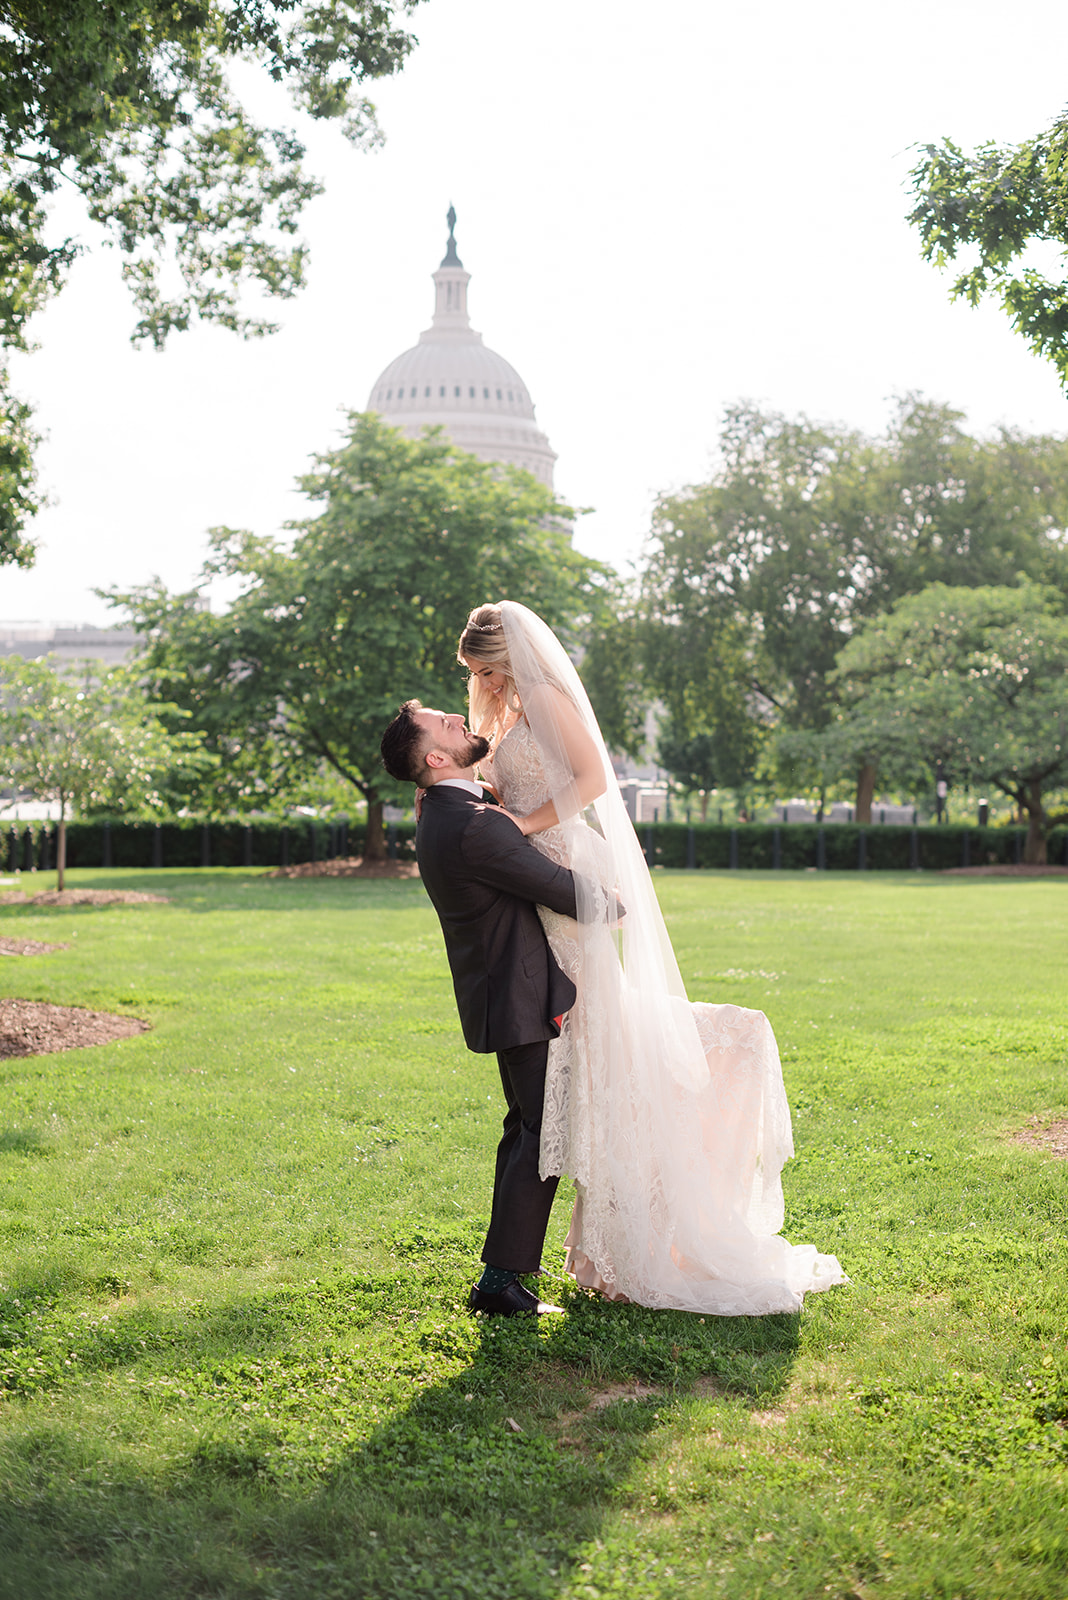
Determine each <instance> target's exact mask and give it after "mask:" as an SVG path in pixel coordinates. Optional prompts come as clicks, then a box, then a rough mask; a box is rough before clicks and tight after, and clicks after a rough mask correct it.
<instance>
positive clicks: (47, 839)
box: [40, 825, 52, 872]
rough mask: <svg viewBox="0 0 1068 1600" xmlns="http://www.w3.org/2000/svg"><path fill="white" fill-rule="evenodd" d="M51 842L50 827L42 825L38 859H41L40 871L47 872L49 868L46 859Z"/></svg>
mask: <svg viewBox="0 0 1068 1600" xmlns="http://www.w3.org/2000/svg"><path fill="white" fill-rule="evenodd" d="M51 842H52V830H51V828H49V827H48V826H47V825H46V826H45V827H43V828H42V829H41V842H40V860H41V871H42V872H47V871H48V870H49V861H48V857H49V850H48V847H49V845H50V844H51Z"/></svg>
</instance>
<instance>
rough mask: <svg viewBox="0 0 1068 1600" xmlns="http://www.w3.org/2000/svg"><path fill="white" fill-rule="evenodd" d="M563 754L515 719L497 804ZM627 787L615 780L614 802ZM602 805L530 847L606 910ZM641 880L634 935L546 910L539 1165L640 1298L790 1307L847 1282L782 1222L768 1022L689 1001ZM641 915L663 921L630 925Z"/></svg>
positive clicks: (633, 890) (602, 1272)
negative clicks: (574, 995) (566, 1000)
mask: <svg viewBox="0 0 1068 1600" xmlns="http://www.w3.org/2000/svg"><path fill="white" fill-rule="evenodd" d="M506 605H507V609H508V610H509V611H512V612H520V611H522V610H523V608H521V607H515V606H512V605H511V604H510V603H506ZM527 615H532V614H529V613H528V614H527ZM541 626H544V625H541ZM546 631H547V630H546ZM554 642H555V640H554ZM513 653H514V646H513ZM561 670H562V669H557V675H558V676H559V672H560V671H561ZM574 692H575V693H576V694H577V693H578V692H579V691H577V690H576V691H574ZM547 737H548V735H547ZM559 764H560V763H559V761H557V762H556V763H555V764H554V762H553V760H552V759H551V758H550V759H549V760H546V759H545V758H544V755H543V747H542V745H540V744H539V741H538V738H537V736H536V734H535V732H534V730H533V729H532V728H531V727H530V726H529V725H528V723H527V722H526V721H525V720H520V721H518V722H516V723H515V724H514V725H513V726H512V727H511V728H510V729H509V730H508V732H507V733H506V734H505V735H504V737H503V738H502V739H501V740H500V742H499V743H498V746H497V748H496V750H495V752H494V754H493V758H492V764H491V766H492V781H493V782H494V783H495V785H496V787H497V789H498V792H499V794H500V796H501V800H502V802H503V803H504V805H505V806H507V807H508V809H509V810H511V811H513V812H515V813H516V815H519V816H525V815H528V814H529V813H530V812H532V811H534V810H536V809H537V808H538V807H539V806H540V805H542V804H543V803H544V802H545V801H546V800H548V799H549V798H551V797H559V796H560V795H561V794H562V793H563V792H564V790H565V789H566V774H562V772H557V771H555V770H554V767H555V766H558V765H559ZM612 787H613V789H614V788H615V785H614V784H613V785H612ZM617 799H618V790H617V791H616V793H615V795H614V796H613V797H612V799H611V804H612V805H613V806H614V805H615V803H616V800H617ZM557 805H558V815H559V814H560V804H559V801H558V800H557ZM596 805H597V810H596V813H595V812H594V810H593V808H591V812H590V813H589V815H590V816H591V818H592V824H593V825H592V826H591V825H590V823H589V822H588V821H587V820H586V818H584V817H582V816H573V817H572V818H570V819H569V820H567V821H565V822H564V823H563V824H562V825H559V826H556V827H552V828H549V829H547V830H546V831H544V832H542V833H536V834H532V835H531V843H532V844H534V845H535V846H536V847H537V848H538V849H539V850H541V851H543V852H544V853H545V854H546V855H548V856H550V857H552V859H553V860H556V861H559V862H562V863H563V864H565V865H567V866H570V867H571V868H572V869H573V870H574V871H575V872H576V874H577V875H579V877H580V879H581V881H582V882H583V883H584V884H586V885H589V884H591V883H593V884H599V885H600V886H601V892H602V893H603V904H604V906H605V907H606V908H607V907H608V906H609V905H610V904H611V896H612V893H613V891H615V892H618V891H619V889H620V874H619V872H618V870H617V871H616V872H615V874H614V875H613V873H612V852H611V850H610V848H609V844H608V842H607V841H606V839H605V837H604V836H603V833H604V830H603V829H602V826H601V823H602V820H603V818H604V815H605V811H604V807H603V805H602V802H601V801H598V802H597V803H596ZM624 822H625V823H626V819H625V815H624ZM626 829H627V831H628V832H629V833H630V835H631V839H633V829H632V828H631V826H630V824H629V823H626ZM618 848H619V847H618V846H617V849H618ZM626 848H627V849H628V850H629V849H630V843H629V841H628V842H627V844H626ZM634 849H635V850H636V849H637V845H636V842H635V843H634ZM641 870H642V871H643V872H644V866H642V868H641ZM645 878H646V881H648V874H647V873H645ZM646 892H647V893H648V896H649V897H650V899H651V900H652V901H655V896H653V895H652V890H651V886H650V887H649V889H648V891H645V890H643V889H642V888H641V887H640V885H637V882H636V880H632V883H631V887H630V889H629V894H630V895H631V896H632V897H633V898H634V899H635V900H636V901H637V902H638V904H637V905H634V904H629V903H627V892H624V895H623V898H624V904H625V907H626V915H625V916H624V919H623V923H622V927H623V928H624V929H628V923H629V924H631V926H630V927H629V929H628V934H627V937H624V936H623V935H622V934H620V933H617V932H615V931H614V930H613V928H612V926H611V916H610V915H609V914H606V915H604V916H601V917H599V918H593V919H592V920H591V919H587V920H584V921H583V922H581V923H580V922H574V921H571V920H570V919H569V918H567V917H564V916H561V915H560V914H559V913H557V912H554V911H551V910H548V909H547V908H545V907H539V914H540V916H541V919H542V923H543V925H544V928H545V932H546V935H547V937H548V940H549V944H550V947H551V949H552V952H553V955H554V957H555V958H556V960H557V962H558V963H559V965H560V966H561V967H562V968H563V969H564V971H565V972H566V973H567V974H568V976H569V977H570V978H571V979H572V981H573V982H574V984H575V986H576V989H577V990H578V1000H577V1003H576V1005H575V1007H574V1009H573V1010H572V1011H570V1012H569V1013H568V1014H567V1016H566V1017H565V1018H564V1022H563V1028H562V1032H561V1034H560V1037H559V1038H558V1039H556V1040H554V1041H553V1042H552V1043H551V1044H550V1047H549V1066H548V1075H547V1079H546V1087H545V1106H544V1119H543V1123H542V1135H541V1172H542V1176H543V1177H547V1176H549V1175H550V1174H564V1173H566V1174H568V1175H569V1176H570V1177H571V1178H573V1179H574V1181H575V1184H576V1187H577V1200H576V1204H575V1212H574V1216H573V1218H572V1225H571V1231H570V1233H569V1234H568V1241H567V1243H568V1261H567V1265H568V1270H569V1271H570V1272H572V1273H573V1274H574V1276H575V1277H576V1279H577V1280H578V1282H579V1283H582V1284H585V1285H587V1286H590V1287H594V1288H597V1289H599V1290H601V1292H603V1293H605V1294H607V1295H609V1296H610V1297H614V1298H620V1299H629V1300H632V1301H635V1302H637V1303H639V1304H641V1305H645V1306H659V1307H675V1308H678V1309H680V1310H685V1311H702V1312H708V1313H711V1314H714V1315H719V1316H742V1315H761V1314H765V1313H768V1312H775V1311H794V1310H797V1309H798V1308H799V1307H800V1305H801V1303H802V1299H803V1296H804V1294H805V1293H806V1292H808V1291H811V1290H816V1289H825V1288H829V1287H830V1286H831V1285H832V1284H835V1283H843V1282H847V1281H848V1280H847V1279H846V1278H845V1275H844V1273H843V1272H842V1269H841V1267H840V1266H839V1264H838V1261H837V1260H836V1259H835V1257H834V1256H827V1255H820V1254H819V1253H818V1252H817V1251H816V1249H815V1248H814V1247H813V1246H811V1245H791V1244H789V1243H787V1241H786V1240H785V1239H783V1238H782V1237H781V1236H780V1234H779V1229H780V1228H781V1226H782V1221H783V1195H782V1185H781V1181H780V1173H781V1169H782V1166H783V1163H784V1162H785V1161H787V1160H788V1159H789V1157H790V1156H791V1155H792V1154H793V1141H792V1138H791V1133H790V1111H789V1106H788V1104H787V1100H786V1093H785V1089H784V1086H783V1080H782V1070H781V1068H780V1065H779V1053H778V1049H777V1047H776V1044H775V1036H774V1034H773V1032H772V1030H771V1026H770V1024H769V1022H768V1020H767V1018H766V1017H765V1016H764V1015H763V1013H762V1012H759V1011H749V1010H746V1009H745V1008H744V1007H742V1006H734V1005H709V1004H704V1003H699V1004H691V1003H690V1002H689V1001H688V1000H687V999H686V998H685V991H684V990H683V989H682V985H681V979H678V980H677V982H675V983H674V984H673V982H672V973H674V974H675V975H676V977H677V968H676V967H674V958H673V956H672V955H671V953H670V945H669V944H668V943H667V936H666V931H665V930H663V923H662V920H661V919H660V915H659V908H656V909H655V911H653V910H651V909H650V906H649V902H648V901H647V900H646V899H645V898H644V897H645V894H646ZM636 916H637V917H639V918H644V919H645V922H647V923H648V922H650V921H655V922H657V923H658V927H659V931H658V930H657V929H653V930H650V929H649V928H648V927H644V926H643V927H638V926H635V925H634V918H635V917H636ZM657 938H659V939H660V941H661V947H660V949H659V950H658V949H657V948H656V941H657ZM628 939H629V945H628ZM663 946H666V949H664V948H663ZM628 949H629V950H633V951H634V954H633V955H632V956H631V957H630V959H629V960H628ZM650 949H652V950H653V954H652V955H650V954H649V951H650ZM658 963H659V965H658ZM625 965H626V970H625ZM650 966H651V967H652V968H653V969H654V976H653V981H650V980H649V979H648V977H647V976H642V977H640V978H639V977H638V976H635V977H633V980H632V971H631V969H632V968H633V969H634V973H635V974H637V973H638V969H639V968H643V969H645V968H649V967H650ZM661 969H662V970H661ZM673 988H674V989H675V991H676V992H672V989H673Z"/></svg>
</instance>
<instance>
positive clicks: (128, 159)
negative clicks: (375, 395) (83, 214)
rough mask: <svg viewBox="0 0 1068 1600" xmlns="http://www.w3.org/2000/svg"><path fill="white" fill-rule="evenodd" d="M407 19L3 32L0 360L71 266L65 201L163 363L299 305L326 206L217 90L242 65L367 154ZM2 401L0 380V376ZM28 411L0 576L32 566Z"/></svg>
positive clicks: (8, 434) (163, 3)
mask: <svg viewBox="0 0 1068 1600" xmlns="http://www.w3.org/2000/svg"><path fill="white" fill-rule="evenodd" d="M417 3H418V0H319V3H315V0H312V3H309V4H307V5H304V4H301V3H300V0H62V3H61V4H58V3H56V0H22V3H20V4H19V5H17V6H13V5H5V6H4V8H3V27H2V28H0V346H2V347H3V348H4V349H6V350H12V349H26V348H27V332H26V324H27V321H28V319H29V318H30V317H31V316H32V314H33V312H34V311H36V310H37V309H39V307H40V306H41V305H42V304H43V303H44V301H45V300H46V299H47V298H48V297H49V296H50V295H51V294H53V293H54V292H55V291H56V290H57V289H58V288H59V287H60V286H61V284H62V282H63V279H64V276H65V274H66V271H67V268H68V267H69V266H70V263H71V261H72V260H73V259H74V257H75V256H76V254H77V253H78V250H79V248H80V246H79V245H78V244H77V243H76V241H75V240H73V239H70V238H68V239H63V240H60V241H58V242H51V241H50V239H49V237H48V228H47V224H48V206H49V201H50V199H51V197H52V196H53V195H54V194H55V193H56V191H57V190H58V189H59V188H60V186H61V185H62V186H63V187H64V188H65V189H70V188H73V189H75V190H77V191H78V192H79V193H80V195H81V196H82V198H83V200H84V202H85V206H86V211H87V214H88V215H89V217H90V218H91V219H92V220H93V221H94V222H96V223H99V224H100V225H101V226H102V227H103V228H104V229H105V231H106V233H107V234H108V236H109V238H110V240H111V242H112V243H114V244H116V245H117V246H118V248H119V249H120V250H121V252H122V253H123V255H124V256H125V258H126V261H125V265H124V267H123V275H124V277H125V279H126V281H127V283H128V285H129V287H130V289H131V291H132V293H133V298H134V303H135V306H136V308H137V311H138V314H139V320H138V322H137V325H136V328H135V330H134V339H135V341H136V340H145V339H147V340H150V341H151V342H152V343H153V344H155V345H156V346H157V347H159V346H161V345H162V344H163V343H164V341H165V339H166V337H167V335H168V334H169V333H170V332H171V331H172V330H173V329H182V328H186V327H188V326H189V324H190V322H191V321H192V320H193V319H194V318H200V319H201V320H204V321H208V322H216V323H220V324H221V325H222V326H224V327H228V328H232V329H234V330H235V331H237V332H239V333H242V334H245V335H250V334H262V333H266V332H269V331H271V324H270V323H268V322H267V321H266V320H265V319H263V318H261V317H257V316H252V315H249V314H247V313H246V312H244V311H243V310H242V309H241V305H240V299H241V292H242V289H243V287H244V286H245V285H246V284H251V285H253V286H254V287H255V288H256V289H257V290H258V291H259V292H261V293H263V294H267V295H272V296H288V295H292V294H293V293H295V291H296V290H297V289H298V288H299V287H300V286H301V285H302V283H303V281H304V268H305V256H306V251H305V248H304V246H303V245H302V244H300V243H298V242H296V240H295V235H296V229H297V224H298V219H299V215H300V212H301V210H302V208H303V207H304V205H306V203H307V202H308V200H310V199H311V198H312V197H313V196H314V195H316V194H318V193H320V192H321V186H320V185H319V184H318V183H317V182H316V180H314V179H313V178H311V177H309V176H308V174H307V173H306V172H305V171H304V168H303V165H302V161H303V156H304V148H303V146H302V145H301V144H300V142H299V140H297V139H296V138H295V137H294V136H293V135H292V133H289V132H286V131H283V130H280V129H277V128H268V127H264V126H261V125H259V124H258V123H257V122H256V121H255V120H254V119H253V118H252V117H250V115H249V114H248V112H247V111H246V109H245V107H244V106H243V105H242V104H241V102H240V100H239V99H238V97H237V96H236V95H235V94H234V92H233V90H232V89H231V87H230V84H229V81H228V72H229V71H230V69H231V68H232V66H233V64H235V63H237V62H244V63H251V64H255V65H256V66H258V67H259V68H261V69H262V70H263V71H264V72H265V73H266V74H267V76H268V77H269V78H271V79H272V80H274V81H275V82H278V83H281V84H285V85H287V86H288V87H289V89H290V90H291V93H292V96H293V98H294V100H295V102H296V104H297V106H298V107H299V108H300V109H301V110H302V111H304V112H305V113H307V114H308V115H310V116H311V117H313V118H334V119H337V120H339V121H340V122H341V125H342V128H343V131H344V133H345V135H346V136H347V137H348V138H349V139H350V140H352V141H353V143H355V144H357V145H362V146H365V147H366V146H369V145H373V144H374V143H376V142H378V140H379V138H380V134H379V131H378V128H377V125H376V122H375V116H374V107H373V106H372V105H371V103H370V101H369V100H367V99H366V98H365V96H364V94H363V91H362V87H361V86H362V85H363V84H364V83H365V82H366V81H367V80H368V79H374V78H380V77H384V76H388V75H389V74H391V73H394V72H396V71H397V70H398V69H399V68H400V67H401V65H402V64H403V62H404V60H405V57H406V56H407V54H408V52H409V51H410V49H411V48H412V45H413V43H414V41H413V39H412V37H411V36H410V35H408V34H406V33H404V32H403V31H401V29H399V28H398V27H397V26H396V19H397V16H398V15H400V14H403V13H405V12H408V11H410V10H411V9H412V8H413V7H414V5H415V4H417ZM0 390H4V391H6V373H4V372H3V371H2V369H0ZM33 443H34V439H33V436H32V433H31V432H30V431H29V429H28V425H27V418H26V414H25V408H24V407H22V406H21V405H20V404H19V402H17V401H15V400H13V399H12V398H11V397H10V396H9V397H8V398H7V399H6V401H3V402H0V494H2V495H3V497H4V499H3V508H2V509H0V560H7V561H19V562H21V563H23V564H26V563H28V562H29V561H30V560H31V559H32V547H31V546H30V545H29V544H28V542H27V541H26V539H25V538H24V537H22V534H21V530H22V528H23V526H24V524H25V521H26V519H27V517H28V516H30V515H32V513H33V510H34V509H35V507H36V504H37V500H36V491H35V486H34V476H33Z"/></svg>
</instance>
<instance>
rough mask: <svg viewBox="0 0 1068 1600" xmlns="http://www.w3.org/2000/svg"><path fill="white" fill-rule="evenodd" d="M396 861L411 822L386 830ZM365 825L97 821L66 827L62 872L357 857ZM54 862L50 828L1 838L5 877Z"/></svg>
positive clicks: (411, 833) (410, 846)
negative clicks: (19, 869)
mask: <svg viewBox="0 0 1068 1600" xmlns="http://www.w3.org/2000/svg"><path fill="white" fill-rule="evenodd" d="M389 836H390V839H391V847H392V848H393V849H395V850H396V852H397V854H398V855H401V856H406V857H411V856H413V855H414V853H415V849H414V837H415V824H414V823H411V822H409V823H404V822H400V823H395V824H391V825H390V828H389ZM363 844H364V827H363V825H362V823H361V824H359V825H356V826H354V827H350V826H349V823H348V819H347V818H345V817H341V818H337V819H335V820H333V821H328V820H321V819H312V818H310V817H297V818H292V817H291V818H288V819H281V818H257V819H256V821H254V822H243V821H233V820H231V821H225V822H210V823H209V822H205V821H204V820H203V819H202V818H196V817H183V818H181V819H180V820H177V821H171V822H131V821H129V820H127V819H124V818H118V817H98V818H94V819H93V820H91V821H85V822H81V821H79V822H68V823H67V866H68V867H70V868H76V867H134V868H142V867H208V866H210V867H279V866H295V865H297V864H298V863H300V862H304V861H322V860H327V859H330V858H331V857H333V856H339V855H340V856H347V855H361V854H362V852H363ZM55 862H56V828H55V824H54V823H48V824H41V823H35V824H33V825H32V826H27V827H23V828H20V829H18V830H16V828H15V827H14V826H12V827H11V828H10V829H9V830H8V831H6V832H5V833H3V834H0V863H2V865H3V867H4V868H5V869H6V870H7V871H8V872H12V871H14V870H15V869H16V868H21V869H22V870H23V871H29V870H30V869H31V868H33V867H36V868H37V869H39V870H46V869H48V868H51V867H54V866H55Z"/></svg>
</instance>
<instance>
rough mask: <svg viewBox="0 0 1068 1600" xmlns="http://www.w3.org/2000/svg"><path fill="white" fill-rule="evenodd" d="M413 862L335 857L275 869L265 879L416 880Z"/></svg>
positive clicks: (417, 871)
mask: <svg viewBox="0 0 1068 1600" xmlns="http://www.w3.org/2000/svg"><path fill="white" fill-rule="evenodd" d="M418 876H419V868H418V867H417V866H416V864H415V862H414V861H365V860H364V859H363V857H362V856H335V857H334V859H333V860H332V861H301V862H300V863H299V864H298V865H297V866H295V867H276V868H275V870H274V871H273V872H265V873H264V877H265V878H418Z"/></svg>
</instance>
